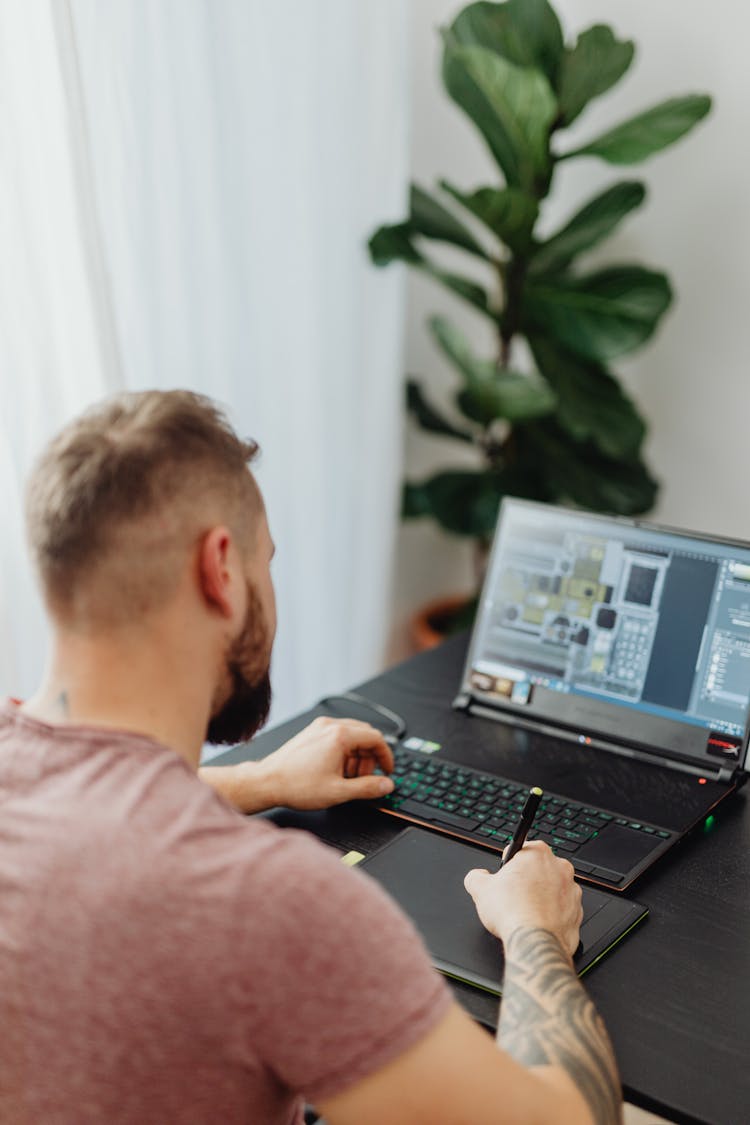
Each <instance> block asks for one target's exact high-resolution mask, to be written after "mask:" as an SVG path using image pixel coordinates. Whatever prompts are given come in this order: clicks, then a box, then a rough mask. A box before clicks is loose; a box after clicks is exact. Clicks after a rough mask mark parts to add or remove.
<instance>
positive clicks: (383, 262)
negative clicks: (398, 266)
mask: <svg viewBox="0 0 750 1125" xmlns="http://www.w3.org/2000/svg"><path fill="white" fill-rule="evenodd" d="M367 246H368V249H369V251H370V258H371V259H372V262H373V264H374V265H376V266H388V265H390V264H391V262H408V263H409V264H410V265H413V266H419V265H422V264H423V263H424V258H423V257H422V255H421V254H420V253H419V251H418V250H417V249H416V247H415V246H414V244H413V243H412V230H411V227H410V226H409V224H408V223H395V224H394V225H392V226H383V227H378V229H377V230H376V231H375V233H374V234H373V235H372V237H371V238H370V241H369V242H368V244H367Z"/></svg>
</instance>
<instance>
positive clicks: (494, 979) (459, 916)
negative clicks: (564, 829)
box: [359, 828, 648, 996]
mask: <svg viewBox="0 0 750 1125" xmlns="http://www.w3.org/2000/svg"><path fill="white" fill-rule="evenodd" d="M359 866H360V867H361V868H362V869H363V870H365V871H367V873H368V874H369V875H371V876H372V877H373V878H375V879H377V881H378V882H379V883H380V884H381V885H382V886H383V887H385V889H386V890H387V891H388V892H389V894H390V895H391V896H392V897H393V898H395V899H396V901H397V902H398V903H399V905H400V906H401V908H402V909H403V910H404V912H405V913H406V914H408V915H409V917H410V918H411V919H412V921H413V922H414V924H415V926H416V927H417V929H418V930H419V932H420V933H421V935H422V938H423V940H424V942H425V944H426V945H427V948H428V950H429V952H430V955H431V958H432V962H433V964H434V965H435V968H437V969H439V970H440V972H442V973H445V974H446V976H450V977H454V978H456V979H457V980H462V981H466V982H467V983H469V984H473V985H476V987H478V988H483V989H486V990H487V991H488V992H493V993H495V995H497V996H499V995H500V994H501V982H502V975H503V952H502V946H501V944H500V942H499V941H498V940H497V938H495V937H493V936H492V935H491V934H490V933H488V932H487V930H485V928H484V926H483V925H482V923H481V922H480V921H479V918H478V917H477V913H476V910H475V909H474V903H473V902H472V900H471V898H470V897H469V895H468V894H467V893H466V891H465V890H464V885H463V884H464V876H465V875H466V872H467V871H470V870H471V869H472V868H473V867H484V868H488V869H489V870H493V868H496V867H497V856H494V855H492V854H491V853H489V852H486V851H483V850H482V849H481V848H475V847H473V846H472V845H471V844H462V843H460V842H459V841H457V840H452V839H450V838H449V837H446V836H442V835H438V834H436V833H433V832H429V831H426V830H425V829H422V828H407V829H406V830H405V831H404V832H402V833H401V834H400V835H398V836H396V837H395V839H393V840H391V841H390V842H389V843H387V844H385V845H384V846H383V847H382V848H379V849H378V850H377V851H375V852H372V853H371V854H370V855H369V856H367V857H366V858H365V859H364V860H362V862H361V863H360V865H359ZM582 890H583V924H582V926H581V946H580V947H579V950H578V952H577V954H576V956H575V958H574V962H575V966H576V969H577V971H578V975H579V976H581V975H582V974H583V973H585V972H586V971H587V970H588V969H590V968H591V966H592V965H594V964H595V963H596V962H597V961H598V960H599V959H600V958H601V957H603V956H604V954H605V953H608V952H609V950H610V949H612V948H613V946H615V945H616V944H617V942H618V941H620V940H621V939H622V938H623V937H624V936H625V934H627V933H629V931H630V930H632V929H633V927H634V926H635V925H637V923H638V922H640V921H641V920H642V919H643V918H645V917H646V915H647V913H648V911H647V909H646V908H645V907H644V906H641V905H640V904H639V903H636V902H632V901H630V900H629V899H623V897H622V896H621V895H617V896H615V895H609V894H606V893H604V892H603V891H598V890H596V889H594V888H593V887H587V886H584V887H582Z"/></svg>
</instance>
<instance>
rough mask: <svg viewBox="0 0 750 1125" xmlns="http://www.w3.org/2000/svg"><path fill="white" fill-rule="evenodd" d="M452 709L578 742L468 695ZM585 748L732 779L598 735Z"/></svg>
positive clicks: (720, 770) (721, 771) (723, 771)
mask: <svg viewBox="0 0 750 1125" xmlns="http://www.w3.org/2000/svg"><path fill="white" fill-rule="evenodd" d="M453 706H454V707H455V708H456V709H457V710H460V711H465V712H467V713H469V714H471V715H478V716H480V717H481V718H483V719H494V720H495V722H500V723H504V724H505V725H506V726H516V727H524V728H525V729H526V730H530V731H534V732H536V733H538V734H546V735H551V736H552V737H553V738H560V739H563V740H564V741H566V742H574V743H577V742H579V741H580V738H579V735H578V733H576V732H573V731H569V730H566V729H565V728H564V727H557V726H552V725H551V724H549V723H545V722H543V721H541V720H539V719H529V718H527V717H526V716H525V715H519V714H518V712H516V711H513V712H512V713H510V712H508V711H501V710H500V709H498V708H495V707H487V706H484V705H483V704H482V703H478V702H477V701H476V699H475V698H474V697H473V696H472V695H471V694H470V693H468V692H466V693H464V692H462V693H461V694H460V695H458V696H456V699H455V700H454V702H453ZM587 746H589V747H591V746H596V747H598V748H599V749H601V750H607V751H609V753H611V754H619V755H620V757H623V758H630V759H635V760H636V761H639V762H646V763H647V764H648V765H651V766H653V765H659V766H665V767H666V768H667V769H673V770H678V771H679V772H680V773H689V774H692V775H693V776H694V777H705V778H710V779H711V781H719V782H730V781H732V780H733V779H734V777H735V770H731V769H727V767H726V766H720V767H712V766H709V765H708V764H707V763H705V762H704V763H700V762H686V761H683V760H681V759H680V758H671V757H669V758H668V757H666V756H665V757H661V758H659V760H658V761H656V760H655V759H654V755H653V754H650V753H649V752H648V751H646V750H639V749H638V747H637V746H632V745H623V744H622V743H620V742H610V741H609V740H608V739H606V738H603V737H601V736H596V735H591V736H590V737H589V738H588V739H587Z"/></svg>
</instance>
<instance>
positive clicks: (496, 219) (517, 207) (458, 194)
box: [440, 180, 539, 254]
mask: <svg viewBox="0 0 750 1125" xmlns="http://www.w3.org/2000/svg"><path fill="white" fill-rule="evenodd" d="M440 186H441V188H442V189H443V191H445V192H447V193H448V194H449V195H452V196H453V198H454V199H455V200H457V201H458V202H459V203H460V204H461V206H462V207H465V208H466V210H467V211H469V212H470V213H471V214H472V215H474V216H475V218H477V219H479V221H480V222H481V223H484V225H485V226H486V227H487V228H488V229H489V230H491V231H492V233H493V234H494V235H496V237H497V238H499V239H500V241H501V242H504V243H505V245H506V246H509V247H510V249H511V250H513V251H514V252H515V253H517V254H525V253H526V252H527V250H528V247H529V241H530V239H531V232H532V230H533V228H534V223H535V222H536V220H537V215H538V214H539V204H538V203H537V201H536V200H535V199H533V198H532V196H530V195H526V193H525V192H523V191H521V190H520V189H519V188H490V187H485V188H478V189H477V191H474V192H472V193H471V194H470V195H466V194H465V193H464V192H462V191H459V190H458V188H455V187H453V185H452V184H449V183H448V182H447V180H441V181H440Z"/></svg>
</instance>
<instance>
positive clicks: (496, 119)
mask: <svg viewBox="0 0 750 1125" xmlns="http://www.w3.org/2000/svg"><path fill="white" fill-rule="evenodd" d="M442 37H443V59H442V77H443V83H444V85H445V88H446V90H447V92H448V94H449V96H450V97H451V98H452V99H453V101H454V102H455V103H456V104H457V105H458V106H459V107H460V108H461V109H462V110H463V111H464V112H465V113H466V115H467V116H468V118H469V120H470V121H471V122H472V124H473V125H474V126H475V128H476V129H478V131H479V133H480V134H481V136H482V138H483V139H484V141H485V142H486V144H487V147H488V148H489V150H490V152H491V154H492V156H493V158H494V161H495V162H496V164H497V166H498V171H499V173H500V179H499V182H498V183H496V184H491V185H488V186H482V187H478V188H473V189H471V190H467V189H466V188H465V187H463V186H460V187H459V186H457V185H456V184H454V183H453V182H451V181H448V180H445V179H443V180H441V181H440V183H439V186H438V190H437V191H433V192H428V191H426V190H425V189H424V188H422V187H420V186H419V185H417V184H413V185H412V188H411V197H410V209H409V214H408V216H407V217H406V219H405V220H403V221H402V222H400V223H396V224H392V225H388V226H382V227H380V228H379V229H378V230H377V231H376V232H375V233H374V234H373V236H372V238H371V239H370V242H369V249H370V254H371V258H372V261H373V262H374V263H375V264H376V265H378V266H385V265H388V264H389V263H391V262H394V261H401V262H406V263H407V264H408V265H410V266H412V267H413V268H415V269H418V270H421V271H422V272H424V273H427V274H428V275H429V276H430V277H432V278H433V279H434V280H435V281H436V282H438V283H439V284H441V285H443V286H444V287H446V288H447V289H448V290H450V292H451V293H452V294H453V295H454V296H455V297H456V298H457V299H458V300H460V301H463V302H465V303H466V304H468V305H469V306H470V307H471V308H472V309H474V310H475V311H476V312H477V313H478V314H479V315H480V316H481V317H483V318H486V319H488V320H489V321H490V322H491V324H492V326H493V329H494V333H495V338H496V344H495V349H494V354H493V355H490V356H487V355H480V354H477V352H476V351H475V350H474V348H473V346H472V342H471V340H470V339H468V338H467V337H466V336H465V335H464V333H462V332H461V331H460V330H459V328H458V327H456V325H455V324H453V323H451V321H449V320H448V319H447V318H445V317H439V316H435V317H432V318H431V320H430V322H429V328H430V331H431V334H432V336H433V338H434V341H435V344H436V345H437V347H438V348H439V349H440V351H441V352H442V353H443V354H444V355H445V356H447V358H448V360H449V361H450V362H451V364H452V365H453V367H454V369H455V372H456V376H457V389H456V393H455V398H454V408H453V410H452V411H451V413H450V414H446V413H445V412H444V411H443V410H439V409H438V408H437V407H436V406H435V405H434V404H433V403H431V402H430V401H429V399H428V398H427V397H426V395H425V394H424V392H423V390H422V388H421V387H420V385H419V383H418V382H416V381H415V380H409V381H408V382H407V386H406V401H407V407H408V409H409V411H410V413H411V415H412V416H413V418H414V420H415V421H416V422H417V424H418V425H419V426H420V427H421V428H422V429H423V430H425V431H428V432H429V433H434V434H440V435H443V436H447V437H450V438H453V439H454V440H455V441H456V442H457V443H462V444H463V445H469V446H472V447H473V449H474V450H475V451H476V459H477V465H476V468H473V469H466V468H446V469H443V470H441V471H440V472H437V473H435V474H434V475H432V476H431V477H429V478H428V479H427V480H423V481H419V482H413V481H412V482H407V483H406V484H405V486H404V493H403V515H404V516H405V517H417V516H428V517H431V518H433V519H435V520H437V522H438V523H439V524H440V526H441V527H443V528H444V529H445V530H446V531H448V532H451V533H453V534H455V535H462V536H469V537H471V538H472V539H473V540H474V542H475V544H476V545H477V549H478V551H479V553H480V554H481V552H483V551H484V552H486V548H487V545H488V544H489V542H490V540H491V537H492V532H493V529H494V525H495V521H496V517H497V508H498V504H499V501H500V499H501V498H502V497H503V496H504V495H513V496H520V497H525V498H527V499H535V500H543V501H547V502H551V503H555V502H564V503H568V504H572V505H575V506H579V507H582V508H588V509H591V510H595V511H607V512H613V513H619V514H627V515H631V514H636V513H643V512H646V511H648V510H649V509H650V508H651V507H652V505H653V503H654V500H655V497H656V493H657V487H658V486H657V483H656V481H655V480H654V478H653V477H652V475H651V473H650V472H649V469H648V467H647V465H646V464H645V462H644V459H643V456H642V452H641V450H642V444H643V439H644V436H645V432H646V427H645V423H644V420H643V418H642V417H641V415H640V413H639V411H638V409H637V407H636V405H635V404H634V403H633V401H632V399H631V398H630V397H629V396H628V395H627V394H626V393H625V392H624V391H623V389H622V387H621V386H620V384H619V382H618V380H617V378H616V376H615V375H614V374H613V373H612V371H611V370H610V366H609V365H610V363H611V361H613V360H615V359H617V358H618V357H619V356H622V355H626V354H627V353H629V352H632V351H633V350H634V349H636V348H638V347H640V346H641V345H642V344H644V343H645V342H646V341H647V340H648V339H649V338H650V337H651V335H652V334H653V332H654V331H655V329H656V327H657V325H658V324H659V321H660V320H661V318H662V316H663V315H664V313H665V312H666V310H667V308H668V307H669V305H670V303H671V300H672V291H671V287H670V284H669V280H668V278H667V276H666V275H665V274H664V273H662V272H659V271H656V270H653V269H650V268H646V267H644V266H642V265H635V264H631V263H628V264H613V265H610V266H608V267H606V268H596V269H593V270H590V269H589V270H587V269H585V268H584V267H582V266H581V259H582V258H583V257H585V255H586V253H587V252H588V251H590V250H592V249H593V248H594V247H598V246H599V244H600V243H601V242H602V241H603V240H604V239H605V238H606V237H607V236H608V235H610V234H611V233H612V232H613V231H614V230H615V228H616V227H617V226H618V224H619V223H621V222H622V220H623V219H625V218H626V216H628V215H629V214H631V213H632V212H633V211H634V210H635V209H636V208H638V207H639V206H640V205H641V204H642V203H643V200H644V198H645V194H646V191H645V187H644V185H643V183H642V182H640V181H639V180H633V179H618V180H617V181H616V182H614V183H612V184H611V185H610V186H609V187H607V188H606V189H605V190H604V191H601V192H599V193H598V194H596V195H595V196H594V197H593V198H589V199H587V200H585V202H584V203H583V204H582V206H581V207H580V208H579V209H578V210H577V211H576V212H575V213H574V214H573V215H572V216H571V217H570V218H569V219H568V221H567V222H565V223H564V224H563V226H562V227H560V229H558V230H556V231H555V232H554V233H553V234H552V235H551V236H550V237H546V238H541V237H539V235H538V234H537V227H538V223H539V220H540V216H541V214H542V210H543V206H544V202H545V200H546V199H547V198H548V197H549V195H550V193H551V191H552V189H553V186H554V181H555V173H556V171H557V169H558V167H559V166H560V165H561V164H562V163H564V162H567V161H570V160H579V159H584V158H592V157H593V158H597V159H599V160H603V161H606V162H607V163H608V164H612V165H630V164H637V163H640V162H641V161H642V160H645V159H646V158H647V157H649V156H651V155H652V154H653V153H656V152H659V151H661V150H662V149H664V148H666V147H667V146H668V145H670V144H672V143H673V142H674V141H676V140H678V139H679V138H680V137H682V136H684V134H685V133H687V132H688V131H689V130H690V129H691V128H692V127H693V126H694V125H695V124H696V123H697V122H698V121H700V120H701V118H703V117H705V115H706V114H707V113H708V111H709V109H710V106H711V100H710V98H709V97H707V96H706V95H702V94H691V95H687V96H683V97H677V98H671V99H669V100H668V101H665V102H662V103H661V104H659V105H656V106H654V107H652V108H650V109H648V110H645V111H644V112H642V113H639V114H638V115H637V116H635V117H633V118H631V119H629V120H627V121H624V122H622V123H619V124H617V125H615V126H614V127H613V128H611V129H609V130H607V131H606V132H604V133H602V134H599V135H597V136H594V137H592V138H591V139H590V140H587V141H585V142H584V143H583V144H579V145H575V146H571V145H570V144H566V142H565V130H566V129H567V128H568V127H569V126H570V125H572V124H573V122H575V121H577V119H578V118H579V116H580V114H581V113H582V112H583V111H584V110H585V108H586V106H587V105H588V104H589V103H590V102H591V101H592V100H593V99H594V98H597V97H599V96H601V95H602V94H604V93H606V92H607V91H608V90H610V89H611V88H612V87H613V86H614V85H615V84H616V83H617V82H619V80H620V79H621V78H622V77H623V75H624V74H625V72H626V71H627V70H628V67H629V66H630V64H631V62H632V60H633V55H634V50H635V48H634V45H633V43H632V42H629V41H625V40H620V39H618V38H617V37H616V36H615V34H614V33H613V31H612V30H611V28H609V27H607V26H605V25H602V24H597V25H595V26H594V27H590V28H588V29H587V30H586V31H583V32H582V33H581V34H580V35H579V36H578V38H577V40H576V41H575V42H574V43H566V42H565V40H564V38H563V33H562V30H561V27H560V23H559V20H558V18H557V16H556V14H555V12H554V10H553V9H552V7H551V6H550V4H549V3H548V2H547V0H507V2H506V3H486V2H480V3H474V4H470V5H469V6H468V7H466V8H464V9H462V10H461V11H460V12H459V13H458V15H457V16H456V18H455V19H454V21H453V22H452V24H451V25H450V26H449V27H447V28H445V29H443V31H442ZM431 243H445V244H448V245H450V246H451V247H454V248H458V249H459V250H461V251H463V252H464V253H465V255H466V256H467V260H469V259H470V260H471V262H472V264H473V266H474V267H475V268H474V269H473V270H472V271H470V272H469V273H467V274H458V273H455V272H453V271H452V270H448V269H445V268H443V267H442V265H441V264H440V263H439V261H437V260H436V259H435V258H434V257H433V256H431V255H430V254H429V247H430V244H431ZM522 339H523V340H525V343H526V346H525V347H524V349H523V354H524V355H525V356H526V360H525V361H523V360H522V358H521V356H520V355H519V349H518V347H517V344H518V342H519V341H520V340H522ZM465 620H466V614H465V613H464V622H465Z"/></svg>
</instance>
